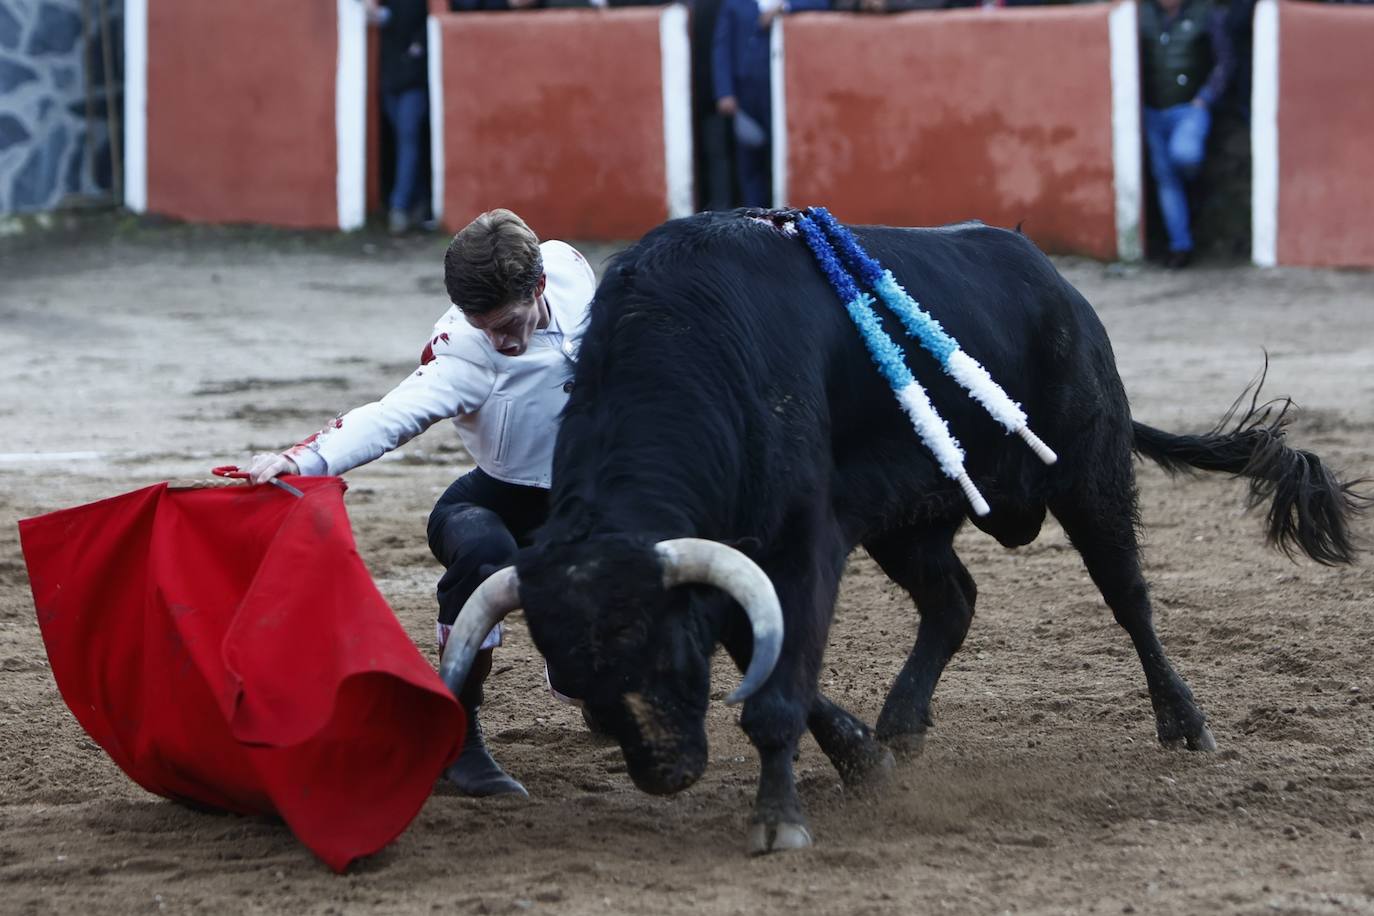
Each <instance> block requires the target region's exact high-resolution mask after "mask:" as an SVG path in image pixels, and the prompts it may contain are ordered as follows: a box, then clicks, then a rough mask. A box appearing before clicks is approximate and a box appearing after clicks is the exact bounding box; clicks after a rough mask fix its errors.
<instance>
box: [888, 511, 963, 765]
mask: <svg viewBox="0 0 1374 916" xmlns="http://www.w3.org/2000/svg"><path fill="white" fill-rule="evenodd" d="M958 528H959V522H958V521H953V522H949V523H945V524H942V525H939V526H921V527H913V528H906V529H901V530H898V531H894V532H890V533H888V534H884V535H882V536H880V537H876V538H873V539H871V540H870V541H868V542H866V543H865V544H864V547H865V549H867V550H868V553H869V555H870V556H872V557H873V559H874V560H875V561H876V562H877V564H878V565H879V566H880V567H881V568H882V570H883V572H885V573H886V574H887V575H888V577H889V578H891V579H892V581H893V582H896V583H897V584H898V585H900V586H901V587H902V588H904V589H906V590H907V592H908V593H909V594H910V595H911V598H912V600H913V601H915V603H916V609H917V610H918V611H919V612H920V614H921V622H920V624H919V625H918V627H917V629H916V644H915V645H914V646H913V647H912V649H911V653H910V655H908V656H907V660H906V664H905V665H903V666H902V670H901V671H900V672H899V673H898V674H897V680H896V682H895V683H893V685H892V690H891V691H890V692H889V693H888V695H887V700H886V702H884V703H883V710H882V712H881V713H879V714H878V740H880V741H882V742H883V743H884V744H885V745H887V746H888V747H891V748H893V749H894V750H897V751H899V752H902V753H905V754H909V755H915V754H919V753H920V752H921V748H922V747H923V746H924V744H925V737H926V730H927V729H928V728H930V727H931V725H933V724H934V722H933V721H932V719H931V717H930V701H931V697H932V696H933V695H934V693H935V685H936V684H937V683H939V681H940V675H941V674H943V673H944V670H945V665H946V664H948V663H949V660H950V658H951V657H953V655H954V653H955V652H957V651H959V647H960V646H961V645H963V643H964V637H965V636H967V635H968V628H969V625H970V624H971V623H972V622H973V606H974V602H975V601H976V599H977V597H978V587H977V586H976V585H975V584H974V582H973V577H972V576H970V575H969V572H968V570H967V569H965V568H964V564H963V563H961V562H960V561H959V557H958V556H957V555H955V553H954V533H955V531H957V530H958Z"/></svg>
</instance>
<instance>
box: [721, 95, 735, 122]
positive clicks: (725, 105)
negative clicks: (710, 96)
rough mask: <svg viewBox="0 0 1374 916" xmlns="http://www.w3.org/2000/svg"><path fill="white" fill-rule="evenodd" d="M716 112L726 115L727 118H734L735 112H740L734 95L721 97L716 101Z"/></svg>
mask: <svg viewBox="0 0 1374 916" xmlns="http://www.w3.org/2000/svg"><path fill="white" fill-rule="evenodd" d="M716 111H718V112H720V113H721V114H723V115H725V116H726V117H727V118H733V117H734V116H735V112H737V111H739V102H737V101H736V100H735V97H734V96H733V95H724V96H721V97H720V98H719V99H717V100H716Z"/></svg>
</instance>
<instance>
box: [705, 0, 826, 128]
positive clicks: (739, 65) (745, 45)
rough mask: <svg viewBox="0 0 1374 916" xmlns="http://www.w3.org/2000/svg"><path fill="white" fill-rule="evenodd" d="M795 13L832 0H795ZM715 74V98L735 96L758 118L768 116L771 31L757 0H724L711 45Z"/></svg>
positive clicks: (792, 4) (791, 4) (791, 6)
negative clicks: (763, 21) (761, 24)
mask: <svg viewBox="0 0 1374 916" xmlns="http://www.w3.org/2000/svg"><path fill="white" fill-rule="evenodd" d="M788 8H789V9H790V10H791V11H792V12H796V13H799V12H802V11H804V10H825V9H829V8H830V0H791V2H789V3H788ZM711 57H712V66H711V75H712V81H713V83H714V87H713V88H714V89H715V97H716V98H717V99H722V98H724V97H725V96H727V95H733V96H735V98H736V99H737V100H738V102H739V104H740V107H741V108H743V109H744V110H745V111H747V112H749V114H750V115H751V116H753V117H754V118H756V119H764V123H767V120H766V119H767V117H768V113H769V109H770V107H771V106H770V104H769V98H768V91H769V90H768V86H769V80H768V72H769V71H768V30H767V29H761V28H759V5H758V3H757V2H756V0H723V2H722V3H721V5H720V12H719V13H718V14H717V15H716V34H715V36H714V39H713V41H712V46H711Z"/></svg>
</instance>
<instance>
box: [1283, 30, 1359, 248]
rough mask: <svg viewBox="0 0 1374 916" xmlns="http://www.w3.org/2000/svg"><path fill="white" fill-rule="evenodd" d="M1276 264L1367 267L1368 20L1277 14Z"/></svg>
mask: <svg viewBox="0 0 1374 916" xmlns="http://www.w3.org/2000/svg"><path fill="white" fill-rule="evenodd" d="M1278 108H1279V113H1278V119H1279V123H1278V133H1279V150H1278V167H1279V202H1278V240H1277V247H1278V262H1279V263H1280V264H1303V265H1310V266H1341V265H1360V266H1374V177H1371V176H1374V10H1371V9H1369V8H1368V7H1360V6H1350V7H1346V6H1328V5H1325V4H1316V3H1282V4H1280V6H1279V105H1278Z"/></svg>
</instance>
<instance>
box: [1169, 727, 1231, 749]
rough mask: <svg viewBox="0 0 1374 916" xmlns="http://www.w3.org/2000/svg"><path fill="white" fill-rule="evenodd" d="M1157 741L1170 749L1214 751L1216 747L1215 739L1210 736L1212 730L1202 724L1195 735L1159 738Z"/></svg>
mask: <svg viewBox="0 0 1374 916" xmlns="http://www.w3.org/2000/svg"><path fill="white" fill-rule="evenodd" d="M1159 743H1160V744H1162V745H1164V746H1165V747H1167V748H1169V749H1171V750H1183V749H1184V748H1187V749H1188V750H1190V751H1207V752H1211V751H1215V750H1216V749H1217V739H1216V738H1214V737H1212V730H1211V729H1210V728H1208V727H1207V726H1205V725H1204V726H1202V731H1200V732H1198V733H1197V734H1196V735H1186V736H1184V737H1181V738H1160V739H1159Z"/></svg>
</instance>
